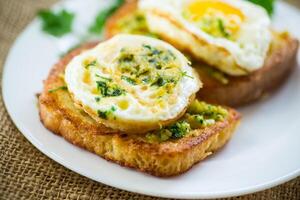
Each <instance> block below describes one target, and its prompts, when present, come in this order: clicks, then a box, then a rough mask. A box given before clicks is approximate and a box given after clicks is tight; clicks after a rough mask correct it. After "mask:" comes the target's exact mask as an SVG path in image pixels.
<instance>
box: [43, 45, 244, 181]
mask: <svg viewBox="0 0 300 200" xmlns="http://www.w3.org/2000/svg"><path fill="white" fill-rule="evenodd" d="M95 45H96V44H95V43H91V44H87V45H84V46H83V47H81V48H79V49H77V50H75V51H73V52H71V53H70V54H69V55H67V56H65V57H64V58H63V59H62V60H61V61H60V62H59V63H58V64H56V65H55V66H54V68H53V69H52V70H51V72H50V74H49V76H48V78H47V80H45V81H44V90H43V92H42V93H41V95H40V96H39V109H40V118H41V121H42V123H43V124H44V125H45V127H46V128H48V129H49V130H51V131H53V132H54V133H56V134H59V135H61V136H63V137H64V138H65V139H66V140H68V141H69V142H71V143H73V144H75V145H77V146H80V147H82V148H85V149H87V150H89V151H91V152H94V153H96V154H98V155H99V156H101V157H103V158H105V159H107V160H112V161H114V162H116V163H118V164H120V165H123V166H127V167H132V168H135V169H138V170H140V171H144V172H147V173H150V174H152V175H155V176H173V175H178V174H181V173H183V172H185V171H187V170H188V169H189V168H191V167H192V166H193V165H194V164H196V163H197V162H199V161H200V160H202V159H204V158H205V157H207V156H208V155H210V154H212V153H213V152H215V151H216V150H217V149H219V148H221V147H222V146H223V145H224V144H225V143H226V142H227V141H228V140H229V138H230V137H231V135H232V134H233V132H234V129H235V127H236V126H237V124H238V123H239V120H240V115H239V114H238V113H237V112H236V111H235V110H233V109H229V108H228V111H229V117H228V118H227V119H226V120H224V121H222V122H217V123H216V124H215V125H212V126H210V127H208V128H203V129H197V130H194V131H193V133H190V134H189V136H187V137H184V138H182V139H178V140H170V141H167V142H163V143H148V142H147V141H145V139H144V136H134V135H126V134H124V133H121V132H119V131H114V130H112V129H109V128H106V127H105V126H103V125H101V124H99V123H97V122H95V121H94V120H93V119H92V118H91V117H89V116H88V115H87V114H85V113H84V112H83V111H81V110H80V109H78V108H77V107H76V106H74V102H73V101H72V99H71V97H70V94H69V93H68V92H67V91H65V90H57V91H56V92H52V93H51V92H49V90H50V89H53V88H56V87H59V86H62V85H63V84H64V81H63V80H62V78H61V77H60V74H62V73H63V72H64V69H65V66H66V64H67V63H68V62H69V61H70V60H71V59H72V58H73V57H74V56H76V55H77V54H79V53H80V52H82V51H83V50H85V49H88V48H91V47H93V46H95Z"/></svg>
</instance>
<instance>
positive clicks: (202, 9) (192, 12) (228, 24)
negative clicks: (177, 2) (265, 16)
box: [185, 0, 245, 35]
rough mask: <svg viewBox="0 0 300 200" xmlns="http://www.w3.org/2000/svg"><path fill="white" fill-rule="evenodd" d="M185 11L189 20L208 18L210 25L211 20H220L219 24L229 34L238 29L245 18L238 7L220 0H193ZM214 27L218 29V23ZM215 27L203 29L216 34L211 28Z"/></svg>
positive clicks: (197, 20)
mask: <svg viewBox="0 0 300 200" xmlns="http://www.w3.org/2000/svg"><path fill="white" fill-rule="evenodd" d="M185 13H187V14H188V18H189V20H191V21H194V22H199V21H203V20H209V21H210V26H213V25H211V22H212V20H215V21H217V22H219V21H218V20H222V25H221V26H222V27H224V30H225V31H227V32H228V34H231V35H232V34H234V33H236V32H237V31H238V30H239V28H240V24H241V22H242V21H243V20H244V18H245V16H244V14H243V13H242V12H241V11H240V10H239V9H237V8H235V7H233V6H231V5H229V4H227V3H225V2H223V1H221V0H195V1H193V2H192V3H190V4H189V5H188V6H187V8H186V11H185ZM205 26H207V24H206V25H205ZM215 27H217V29H219V28H220V25H219V23H217V26H215ZM215 27H209V28H207V27H204V29H207V30H208V31H207V32H209V33H211V34H212V35H218V34H214V32H215V31H214V30H213V29H214V28H215ZM217 31H219V30H217Z"/></svg>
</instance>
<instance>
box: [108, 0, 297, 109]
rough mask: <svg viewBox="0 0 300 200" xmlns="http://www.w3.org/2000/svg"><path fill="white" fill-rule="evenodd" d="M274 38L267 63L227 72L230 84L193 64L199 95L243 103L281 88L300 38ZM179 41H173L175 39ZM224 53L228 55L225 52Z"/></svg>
mask: <svg viewBox="0 0 300 200" xmlns="http://www.w3.org/2000/svg"><path fill="white" fill-rule="evenodd" d="M136 7H137V5H136V2H135V1H133V2H130V3H126V4H124V5H123V6H122V7H121V8H120V9H119V10H118V11H117V12H116V13H115V14H114V15H113V16H112V17H110V18H109V20H108V21H107V24H106V28H105V36H106V37H107V38H109V37H112V36H113V35H115V34H117V33H119V32H120V31H119V30H118V26H117V22H118V20H119V19H120V18H122V17H124V16H126V15H128V14H130V13H132V12H133V11H134V10H136ZM273 35H274V39H273V42H272V43H273V44H272V45H271V46H272V47H271V49H270V51H269V53H268V56H267V59H266V61H265V64H264V67H262V68H261V69H259V70H257V71H254V72H252V73H251V74H249V75H246V76H240V77H239V76H238V77H234V76H226V75H225V76H226V78H227V79H228V80H229V83H228V84H222V83H220V82H219V81H218V80H216V79H215V78H214V77H212V76H211V75H209V73H208V72H207V71H206V70H204V68H203V67H202V68H201V66H203V65H206V64H203V63H201V62H199V61H195V62H193V64H192V66H193V67H194V68H195V69H196V70H197V71H198V73H199V74H200V77H201V81H202V83H203V88H201V89H200V90H199V92H198V93H197V97H198V98H200V99H202V100H204V101H207V102H209V103H215V104H221V105H227V106H235V107H236V106H241V105H245V104H247V103H251V102H253V101H256V100H258V99H259V98H261V97H263V96H265V95H266V94H268V93H270V92H272V91H273V90H274V89H276V88H278V87H279V86H280V85H282V84H283V82H284V81H285V80H286V79H287V77H288V76H289V74H290V73H291V72H292V70H293V68H294V67H295V66H296V62H297V52H298V46H299V41H298V40H297V39H295V38H292V37H291V36H289V35H288V34H286V33H275V32H273ZM174 42H176V41H172V43H174ZM224 57H226V55H225V52H224Z"/></svg>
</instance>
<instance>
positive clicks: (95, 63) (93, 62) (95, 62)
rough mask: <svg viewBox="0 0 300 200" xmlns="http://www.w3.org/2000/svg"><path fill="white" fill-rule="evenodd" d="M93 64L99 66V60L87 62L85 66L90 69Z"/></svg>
mask: <svg viewBox="0 0 300 200" xmlns="http://www.w3.org/2000/svg"><path fill="white" fill-rule="evenodd" d="M91 66H94V67H95V66H97V60H93V61H92V62H89V63H87V64H86V65H85V66H84V67H85V68H86V69H88V68H89V67H91Z"/></svg>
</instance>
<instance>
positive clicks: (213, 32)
mask: <svg viewBox="0 0 300 200" xmlns="http://www.w3.org/2000/svg"><path fill="white" fill-rule="evenodd" d="M138 6H139V9H140V10H142V11H143V12H145V14H146V19H147V24H148V27H149V29H150V31H151V32H153V33H155V34H158V35H159V36H160V37H162V38H163V39H164V40H167V41H168V42H170V43H171V44H173V45H174V46H175V47H177V48H178V49H181V50H188V51H189V52H190V53H191V54H192V55H193V56H194V57H195V58H198V59H200V60H202V61H205V62H206V63H208V64H210V65H212V66H214V67H216V68H218V69H220V70H221V71H223V72H225V73H227V74H229V75H236V76H238V75H246V74H248V73H251V72H252V71H255V70H257V69H259V68H261V67H262V66H263V65H264V61H265V58H266V55H267V52H268V49H269V46H270V42H271V40H272V36H271V31H270V18H269V16H268V14H267V12H266V11H265V10H264V9H263V8H262V7H260V6H257V5H255V4H252V3H250V2H248V1H243V0H164V1H161V0H140V1H139V4H138Z"/></svg>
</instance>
